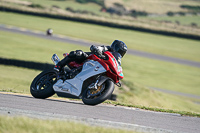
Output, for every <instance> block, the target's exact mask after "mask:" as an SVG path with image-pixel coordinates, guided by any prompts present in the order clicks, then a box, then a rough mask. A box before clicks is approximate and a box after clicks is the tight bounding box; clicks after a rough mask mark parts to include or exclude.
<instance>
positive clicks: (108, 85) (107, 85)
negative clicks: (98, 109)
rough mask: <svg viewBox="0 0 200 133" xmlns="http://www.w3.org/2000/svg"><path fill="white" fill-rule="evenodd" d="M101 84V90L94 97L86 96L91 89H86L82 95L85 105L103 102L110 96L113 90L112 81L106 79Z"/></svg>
mask: <svg viewBox="0 0 200 133" xmlns="http://www.w3.org/2000/svg"><path fill="white" fill-rule="evenodd" d="M101 86H102V87H104V89H103V91H102V92H101V93H100V94H99V95H97V96H95V97H88V91H91V90H90V89H86V90H85V91H84V92H83V95H82V101H83V103H84V104H87V105H97V104H100V103H102V102H104V101H105V100H107V99H108V98H109V97H111V95H112V92H113V91H114V83H113V82H112V81H111V80H107V81H106V82H104V83H103V85H101ZM97 91H98V90H97ZM97 93H98V92H97Z"/></svg>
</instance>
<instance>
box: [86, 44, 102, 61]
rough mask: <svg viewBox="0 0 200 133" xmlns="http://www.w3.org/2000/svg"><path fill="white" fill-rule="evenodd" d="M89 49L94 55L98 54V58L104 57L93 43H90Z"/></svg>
mask: <svg viewBox="0 0 200 133" xmlns="http://www.w3.org/2000/svg"><path fill="white" fill-rule="evenodd" d="M90 51H91V52H92V53H94V54H95V55H96V56H98V57H99V58H105V56H104V55H103V54H102V50H101V49H99V48H98V47H96V46H94V45H92V46H91V47H90Z"/></svg>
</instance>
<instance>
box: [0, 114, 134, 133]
mask: <svg viewBox="0 0 200 133" xmlns="http://www.w3.org/2000/svg"><path fill="white" fill-rule="evenodd" d="M0 132H1V133H66V132H67V133H102V132H103V133H132V132H133V131H127V130H120V129H112V128H105V127H97V126H91V125H87V124H82V123H77V122H69V121H61V120H39V119H33V118H27V117H13V116H0Z"/></svg>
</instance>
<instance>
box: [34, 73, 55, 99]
mask: <svg viewBox="0 0 200 133" xmlns="http://www.w3.org/2000/svg"><path fill="white" fill-rule="evenodd" d="M56 81H57V72H56V71H55V70H46V71H43V72H41V73H40V74H39V75H37V76H36V77H35V78H34V80H33V81H32V83H31V86H30V92H31V95H32V96H33V97H35V98H41V99H45V98H48V97H50V96H52V95H54V94H55V92H54V90H53V85H54V84H55V83H56Z"/></svg>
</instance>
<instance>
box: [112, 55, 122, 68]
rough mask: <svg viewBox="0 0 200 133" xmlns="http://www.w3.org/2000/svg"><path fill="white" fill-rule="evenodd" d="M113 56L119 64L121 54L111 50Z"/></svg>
mask: <svg viewBox="0 0 200 133" xmlns="http://www.w3.org/2000/svg"><path fill="white" fill-rule="evenodd" d="M112 54H113V56H114V57H115V59H116V60H117V62H118V64H119V65H120V66H121V58H122V56H121V55H120V54H119V53H118V52H112Z"/></svg>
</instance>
